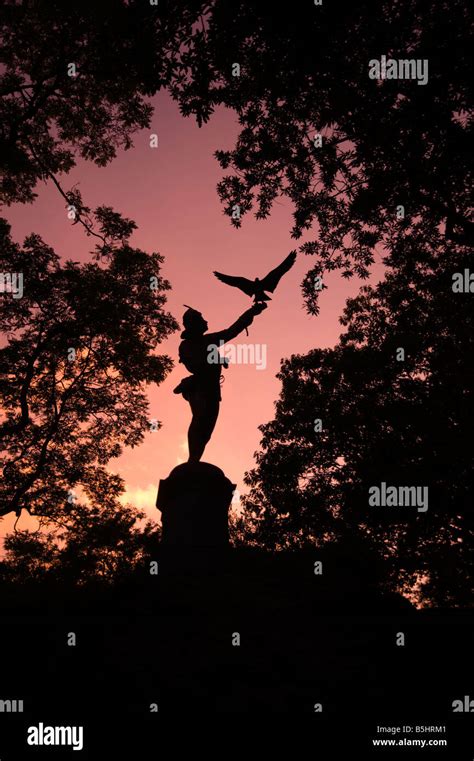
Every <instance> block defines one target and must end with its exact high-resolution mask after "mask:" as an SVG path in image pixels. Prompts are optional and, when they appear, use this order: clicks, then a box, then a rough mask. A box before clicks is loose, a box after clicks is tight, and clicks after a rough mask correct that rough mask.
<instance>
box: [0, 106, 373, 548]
mask: <svg viewBox="0 0 474 761" xmlns="http://www.w3.org/2000/svg"><path fill="white" fill-rule="evenodd" d="M154 103H155V106H156V110H155V114H154V118H153V122H152V126H151V128H150V129H149V130H144V131H142V132H141V133H138V134H137V135H136V136H135V146H134V148H132V149H131V150H130V151H128V152H121V153H120V154H119V155H118V157H117V158H116V159H115V160H114V161H113V162H112V163H111V164H110V165H108V166H107V167H105V168H98V167H95V166H94V165H92V164H90V163H86V162H82V161H80V162H79V163H78V165H77V167H76V168H75V169H74V171H73V172H71V174H70V175H68V176H64V177H62V178H61V182H62V185H63V187H64V188H65V189H69V188H70V187H71V186H72V185H74V184H76V183H78V184H79V188H80V190H81V193H82V197H83V199H84V202H85V203H86V204H87V205H88V206H90V207H92V208H94V207H95V206H98V205H100V204H105V205H108V206H113V207H114V208H115V209H116V210H117V211H119V212H121V213H122V214H123V215H124V216H126V217H130V218H132V219H134V220H135V222H136V223H137V225H138V230H137V231H136V232H135V234H134V235H133V237H132V239H131V243H132V245H134V246H136V247H139V248H142V249H144V250H146V251H153V250H154V251H158V252H159V253H160V254H162V255H163V256H164V257H165V263H164V266H163V270H162V272H163V275H164V277H166V278H167V279H168V280H169V281H170V283H171V286H172V290H171V291H170V292H169V295H168V298H169V301H168V309H169V311H171V312H172V314H173V315H174V316H175V317H176V318H177V319H178V320H179V321H181V316H182V313H183V311H184V308H183V304H190V305H191V306H193V307H195V308H196V309H199V310H200V311H202V312H203V314H204V316H205V318H206V319H207V320H208V322H209V329H210V330H218V329H222V328H225V327H228V326H229V325H230V324H231V323H232V322H233V321H234V320H235V319H236V318H237V317H238V316H239V315H240V314H241V313H242V312H243V311H244V310H246V309H247V308H248V307H249V306H250V305H251V302H250V300H249V299H248V298H247V297H246V296H245V295H244V294H243V293H242V292H240V291H238V290H236V289H234V288H229V287H228V286H226V285H224V284H223V283H220V282H219V281H218V280H217V279H216V278H215V277H214V276H213V274H212V272H213V270H215V269H217V270H220V271H221V272H225V273H227V274H231V275H232V274H236V275H244V276H247V277H251V278H254V277H256V276H258V277H262V276H263V275H265V274H266V273H267V272H268V270H269V269H272V268H273V267H274V266H276V265H277V264H278V263H279V262H280V261H281V260H282V259H283V258H284V257H285V256H286V255H287V254H288V253H289V251H291V250H292V249H295V248H297V246H298V245H300V244H301V243H302V242H303V240H300V241H295V240H292V239H291V237H290V234H289V231H290V229H291V226H292V218H291V211H292V208H291V203H290V201H289V200H284V201H278V202H277V204H276V206H275V207H274V211H273V213H272V215H271V217H270V218H269V219H267V220H265V221H256V220H255V219H254V218H253V217H251V216H250V215H248V216H246V217H244V219H243V224H242V227H241V228H240V229H239V230H236V229H235V228H233V227H232V225H231V223H230V220H229V218H228V217H227V216H225V215H224V214H223V211H222V207H221V204H220V201H219V199H218V196H217V192H216V184H217V182H218V181H219V179H220V178H221V176H222V170H221V168H220V167H219V165H218V163H217V161H216V160H215V158H214V157H213V152H214V151H215V150H216V149H218V148H219V149H228V148H231V147H232V145H233V140H234V137H235V136H236V134H237V131H238V125H237V121H236V117H235V114H234V113H232V112H230V111H225V110H224V109H221V110H219V111H218V112H216V114H215V115H214V117H213V118H212V119H211V122H210V123H209V124H208V125H205V126H204V127H202V128H201V129H199V128H198V127H197V125H196V123H195V121H194V120H193V119H192V118H186V119H185V118H183V117H182V116H181V115H180V113H179V111H178V107H177V105H176V104H175V103H174V102H173V101H172V100H171V99H170V98H169V97H168V96H167V95H166V94H162V95H160V96H158V97H157V98H156V99H155V101H154ZM151 133H156V134H157V135H158V141H159V144H158V148H156V149H153V148H150V140H149V138H150V134H151ZM37 192H38V199H37V200H36V202H35V203H34V204H33V205H16V206H13V207H11V208H9V209H5V210H4V211H3V215H4V216H6V218H7V219H8V220H9V222H10V223H11V225H12V234H13V237H14V239H15V240H17V241H22V240H23V238H24V236H25V235H27V234H29V233H31V232H36V233H39V234H40V235H41V236H42V237H43V239H44V240H45V242H46V243H48V244H49V245H51V246H52V247H53V248H54V249H55V251H56V252H57V253H58V254H59V255H61V256H62V257H64V258H71V259H74V260H81V261H85V260H86V259H88V257H89V254H88V251H89V250H90V249H92V248H93V239H88V238H87V237H86V235H85V232H84V230H83V228H82V227H81V226H80V225H76V226H72V225H71V221H70V220H69V219H68V218H67V212H66V209H65V206H64V201H63V199H62V198H61V197H60V195H59V193H58V191H57V190H56V189H55V188H54V187H53V185H52V183H47V184H46V183H44V184H41V185H39V186H38V187H37ZM311 238H312V236H311V235H310V236H308V239H311ZM312 263H313V259H312V258H307V257H305V256H304V255H299V257H298V259H297V261H296V264H295V266H294V267H293V269H292V270H291V271H290V272H289V273H288V274H287V275H285V277H284V278H283V280H282V281H281V283H280V285H279V287H278V289H277V290H276V291H275V293H274V294H273V300H272V301H271V302H270V303H269V308H268V309H267V310H266V311H265V312H264V313H263V314H262V315H261V316H259V317H257V318H256V319H255V321H254V324H253V325H252V326H251V327H250V329H249V333H250V335H249V336H248V337H247V336H246V335H245V333H243V334H242V335H241V336H240V337H239V338H238V339H235V341H234V343H238V342H241V343H250V342H252V343H260V344H263V343H264V344H266V345H267V367H266V369H265V370H257V369H256V367H255V366H250V365H231V366H230V368H229V370H228V371H227V372H226V375H225V383H224V385H223V387H222V397H223V401H222V405H221V412H220V416H219V420H218V422H217V426H216V429H215V432H214V435H213V437H212V439H211V441H210V443H209V444H208V446H207V448H206V451H205V453H204V457H203V460H204V461H206V462H211V463H213V464H215V465H218V466H219V467H221V468H222V469H223V470H224V472H225V473H226V475H227V476H228V477H229V478H230V479H231V480H232V481H233V482H234V483H237V485H238V488H239V489H240V491H243V490H244V487H243V475H244V473H245V471H246V470H247V469H249V468H250V467H251V466H252V464H253V454H254V452H255V450H257V449H258V445H259V440H260V432H259V431H258V425H260V424H261V423H265V422H267V421H268V420H270V419H271V418H272V417H273V409H274V407H273V405H274V402H275V400H276V399H277V397H278V393H279V382H278V381H277V380H276V378H275V375H276V373H277V372H278V370H279V367H280V360H281V359H282V358H284V357H288V356H290V355H291V354H294V353H303V352H306V351H308V350H309V349H312V348H315V347H329V346H332V345H334V343H335V342H336V341H337V338H338V336H339V334H340V332H341V325H340V324H339V322H338V318H339V316H340V314H341V312H342V309H343V306H344V302H345V300H346V298H347V297H348V296H351V295H354V294H355V293H356V292H357V290H358V288H359V286H360V281H359V280H357V279H356V278H353V279H352V280H350V281H347V280H344V279H343V278H342V277H341V275H340V273H338V272H336V273H334V274H331V275H330V276H327V277H326V279H325V283H326V284H327V285H328V286H329V289H328V290H327V291H325V292H324V293H323V294H322V297H321V313H320V315H319V317H317V318H316V317H309V316H308V315H307V314H306V312H305V310H304V308H303V300H302V296H301V291H300V283H301V281H302V279H303V276H304V274H305V272H306V271H307V270H308V269H309V267H310V266H311V265H312ZM376 271H379V272H380V269H379V267H377V269H376ZM179 341H180V336H179V333H175V334H174V335H173V336H172V337H171V338H170V339H169V340H168V341H167V342H166V343H164V344H163V345H161V346H160V347H159V351H162V352H163V353H167V354H169V355H170V356H171V357H173V359H174V360H175V369H174V370H173V372H172V373H171V374H170V375H169V376H168V378H167V379H166V381H165V382H164V383H163V384H162V385H161V386H160V387H156V386H152V387H150V388H149V399H150V418H157V419H158V420H160V421H161V423H162V428H161V429H160V430H159V431H157V432H155V433H148V434H147V435H146V437H145V440H144V442H143V444H142V445H141V446H140V447H138V448H136V449H134V450H125V451H124V453H123V455H122V456H121V457H120V458H119V459H117V460H115V461H111V462H110V463H109V469H110V470H113V471H114V472H118V473H120V474H121V475H122V477H123V478H124V479H125V482H126V486H127V491H126V494H125V498H124V499H125V501H126V500H128V501H130V502H132V503H133V504H135V505H136V506H137V507H140V508H143V509H145V510H146V512H147V513H148V514H149V515H150V517H153V518H155V519H156V518H157V517H159V513H157V510H156V508H155V500H156V492H157V484H158V481H159V480H160V478H166V476H167V475H168V474H169V472H170V470H171V469H172V468H173V467H174V466H175V465H177V464H179V463H180V462H183V461H185V460H186V459H187V443H186V433H187V428H188V425H189V422H190V410H189V406H188V404H187V403H186V402H185V401H184V400H183V398H182V397H181V396H177V395H174V394H173V388H174V387H175V386H176V385H177V384H178V383H179V380H180V379H181V378H182V377H184V376H185V375H187V374H188V372H187V371H186V369H185V368H184V367H183V366H182V365H179V364H178V362H177V349H178V344H179ZM316 413H317V411H316V410H315V417H317V414H316ZM22 521H23V518H22ZM13 522H14V516H12V515H9V516H7V517H6V519H5V521H4V522H3V525H2V527H1V528H2V532H1V533H2V534H5V533H8V532H9V531H10V530H11V527H12V525H13ZM19 527H20V524H19Z"/></svg>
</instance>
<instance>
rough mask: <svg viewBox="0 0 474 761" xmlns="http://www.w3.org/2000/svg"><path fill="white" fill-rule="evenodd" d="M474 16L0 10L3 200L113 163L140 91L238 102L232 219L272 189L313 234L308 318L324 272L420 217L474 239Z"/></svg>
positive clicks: (137, 121)
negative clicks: (380, 62) (85, 166)
mask: <svg viewBox="0 0 474 761" xmlns="http://www.w3.org/2000/svg"><path fill="white" fill-rule="evenodd" d="M470 26H471V17H470V15H469V11H468V8H467V4H466V3H465V2H464V0H453V1H452V2H448V1H447V0H438V2H436V3H435V4H434V6H432V7H431V8H430V13H429V14H427V13H426V4H425V3H424V2H423V1H422V0H399V2H397V3H393V2H388V1H386V2H379V0H364V1H363V2H360V3H357V4H356V5H348V4H342V5H341V4H339V3H334V2H332V3H323V4H322V5H321V6H315V5H314V4H313V3H311V2H308V3H305V4H301V5H300V6H298V8H297V10H292V11H291V12H288V9H287V8H286V7H285V6H284V5H282V6H281V7H280V6H279V7H276V6H275V4H274V3H270V2H262V1H261V0H258V1H257V0H238V1H237V2H234V3H231V4H229V3H228V2H227V0H214V2H204V1H203V2H198V0H193V2H179V1H177V2H175V3H173V4H169V3H168V2H166V0H163V2H161V0H160V3H159V5H158V6H150V5H149V4H148V3H143V2H139V1H138V0H131V2H125V0H105V2H103V3H100V5H98V6H94V7H92V6H85V5H84V4H76V5H74V6H73V7H72V8H70V7H69V6H67V7H66V6H63V5H62V4H61V3H59V2H51V0H36V1H35V2H34V3H28V4H26V3H24V4H22V5H12V6H7V7H6V8H5V9H4V12H3V21H2V26H1V34H2V37H3V49H4V54H3V65H4V71H3V72H2V75H1V78H0V87H1V92H2V93H3V98H2V105H1V107H0V108H1V111H0V116H1V119H0V122H1V124H2V125H3V126H2V129H3V135H1V141H0V143H1V144H2V145H3V155H4V159H3V161H2V162H1V163H2V165H3V176H4V179H3V186H2V187H3V197H4V198H5V200H6V201H7V202H9V201H10V202H11V201H12V200H31V198H32V197H33V192H34V191H33V188H34V186H35V184H36V182H37V181H38V179H39V178H44V177H48V176H51V173H52V174H54V173H62V172H67V171H69V169H70V168H71V166H72V165H73V163H74V161H75V156H76V154H77V153H79V154H80V155H81V156H83V157H84V158H87V159H91V160H94V161H96V163H98V164H105V163H107V162H108V161H109V160H110V159H111V158H113V156H114V155H115V151H116V149H117V148H118V147H123V148H125V149H126V148H128V147H130V145H131V136H132V134H133V132H134V131H135V130H136V129H139V128H141V127H145V126H148V125H149V123H150V119H151V113H152V112H151V110H150V106H149V104H148V103H147V100H146V99H147V97H148V96H151V95H153V94H155V93H156V92H158V91H159V90H160V89H161V88H166V89H168V91H169V92H170V93H171V94H172V96H173V97H174V98H175V99H176V100H177V102H178V103H179V106H180V109H181V112H182V114H183V115H191V114H192V115H194V116H195V117H196V119H197V122H198V124H199V125H201V124H202V123H203V122H206V121H208V120H209V119H210V117H211V115H212V113H213V111H214V110H215V108H216V107H217V106H220V105H222V106H225V107H228V108H231V109H233V110H234V111H235V112H236V114H237V116H238V120H239V123H240V125H241V131H240V134H239V137H238V139H237V141H236V144H235V146H234V148H233V149H231V150H225V151H223V150H218V151H216V157H217V159H218V160H219V162H220V164H221V166H222V168H223V169H224V170H225V171H226V176H225V177H224V178H223V180H222V181H221V182H220V183H219V186H218V191H219V195H220V197H221V199H222V202H223V204H224V207H225V213H226V214H228V215H229V217H230V218H231V220H232V224H234V225H235V226H237V227H238V226H239V225H240V224H241V223H242V218H243V217H244V215H245V214H246V213H248V212H250V211H251V210H252V209H254V208H255V209H256V216H257V217H259V218H263V217H266V216H268V214H269V213H270V212H271V209H272V207H273V203H274V202H275V201H276V200H277V198H279V197H283V198H286V199H289V200H290V201H291V203H292V204H293V205H294V226H293V231H292V233H293V236H294V237H295V238H301V237H302V235H303V233H306V232H307V231H310V230H311V231H312V232H313V235H312V237H313V239H312V240H309V241H306V242H305V243H303V244H302V245H301V251H302V252H304V253H306V254H310V255H314V256H316V262H315V264H314V266H313V267H312V269H311V270H310V271H309V272H308V274H307V276H306V278H305V280H304V282H303V294H304V297H305V299H306V304H307V307H308V309H309V311H310V312H311V313H315V314H316V313H317V311H318V295H319V292H320V291H319V283H318V285H315V283H317V282H318V281H316V277H322V276H323V274H324V272H325V271H327V270H331V269H336V268H338V269H340V270H341V272H342V275H343V276H344V277H351V276H352V275H353V274H354V273H355V274H357V275H359V276H361V277H365V276H367V275H368V272H369V269H370V265H371V264H372V262H373V259H374V252H375V247H376V246H377V245H379V246H380V248H381V249H382V248H384V249H385V251H386V253H388V254H390V253H391V252H392V248H393V244H394V241H395V240H396V239H397V237H398V236H401V237H403V235H404V232H405V230H406V228H407V227H408V226H410V225H411V224H413V223H414V222H416V221H417V220H418V219H420V218H423V219H429V220H430V221H431V226H432V227H433V228H439V234H440V237H441V238H444V239H446V240H449V241H453V242H455V243H460V244H463V243H464V244H465V243H469V242H471V243H472V241H473V240H474V233H473V231H474V225H473V222H472V218H471V213H470V207H469V202H468V188H470V186H471V185H472V164H471V162H470V160H469V156H470V153H469V152H470V145H471V138H472V119H471V118H470V117H469V113H470V107H471V100H472V98H471V92H472V86H471V76H470V75H471V72H470V57H469V51H470ZM18 51H21V55H19V53H18ZM381 55H386V56H387V57H389V58H390V57H391V58H393V59H395V60H408V61H411V60H413V61H415V62H416V61H417V60H419V61H420V62H423V61H427V64H428V70H427V75H428V81H427V82H426V84H419V83H418V80H417V79H413V78H404V79H403V78H398V79H371V78H370V77H369V62H370V61H371V60H372V59H373V60H375V59H380V57H381ZM71 63H74V64H75V66H76V74H77V75H76V76H70V69H69V68H68V67H70V64H71ZM320 138H321V139H320ZM0 154H1V151H0ZM228 170H230V171H228ZM236 206H238V210H239V213H238V214H235V209H236ZM394 263H395V264H396V262H394ZM323 287H324V284H323Z"/></svg>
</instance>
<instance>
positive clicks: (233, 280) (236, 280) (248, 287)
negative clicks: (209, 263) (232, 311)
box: [214, 272, 255, 296]
mask: <svg viewBox="0 0 474 761" xmlns="http://www.w3.org/2000/svg"><path fill="white" fill-rule="evenodd" d="M214 275H215V276H216V277H217V278H218V280H221V281H222V282H223V283H225V284H226V285H232V286H233V287H234V288H240V290H241V291H243V292H244V293H246V294H247V296H253V295H254V293H255V285H254V282H253V280H247V278H246V277H233V276H232V275H223V274H222V272H214Z"/></svg>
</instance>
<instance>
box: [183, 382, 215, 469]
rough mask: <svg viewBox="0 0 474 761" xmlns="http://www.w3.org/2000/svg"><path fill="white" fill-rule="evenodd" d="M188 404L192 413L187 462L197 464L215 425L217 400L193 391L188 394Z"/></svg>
mask: <svg viewBox="0 0 474 761" xmlns="http://www.w3.org/2000/svg"><path fill="white" fill-rule="evenodd" d="M189 404H190V405H191V411H192V413H193V417H192V420H191V425H190V426H189V430H188V448H189V460H190V462H199V460H200V459H201V457H202V455H203V453H204V449H205V448H206V444H207V442H208V441H209V439H210V438H211V435H212V432H213V430H214V428H215V425H216V421H217V416H218V415H219V400H218V399H213V398H209V397H208V396H207V395H206V394H205V393H203V392H202V391H195V392H194V393H192V394H190V399H189Z"/></svg>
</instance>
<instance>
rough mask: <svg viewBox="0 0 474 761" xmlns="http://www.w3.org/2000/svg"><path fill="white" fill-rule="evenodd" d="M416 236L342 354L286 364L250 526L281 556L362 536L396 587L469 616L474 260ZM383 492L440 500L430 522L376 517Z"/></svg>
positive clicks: (432, 506) (319, 353)
mask: <svg viewBox="0 0 474 761" xmlns="http://www.w3.org/2000/svg"><path fill="white" fill-rule="evenodd" d="M416 232H417V231H416V230H415V234H413V233H412V231H410V233H409V234H407V235H406V236H405V238H404V239H400V240H399V241H398V242H397V245H396V246H395V248H394V255H396V258H397V261H398V265H399V266H398V267H397V268H395V267H390V268H389V269H388V271H387V276H386V278H385V280H383V281H382V282H381V283H379V284H378V285H377V286H375V287H364V288H362V289H361V291H360V294H359V295H358V296H357V297H356V298H354V299H350V300H349V301H348V303H347V305H346V309H345V311H344V314H343V317H342V319H341V322H342V324H343V325H345V326H346V332H345V333H343V334H342V336H341V337H340V340H339V343H338V344H337V345H336V347H335V348H334V349H326V350H320V349H315V350H313V351H311V352H309V353H308V354H307V355H304V356H299V355H295V356H293V357H291V358H290V359H289V360H286V361H285V362H284V363H283V366H282V368H281V372H280V374H279V376H278V377H279V378H280V380H281V381H282V391H281V395H280V398H279V400H278V402H277V404H276V414H275V418H274V420H273V421H271V422H270V423H267V424H266V425H263V426H262V427H261V430H262V433H263V437H262V441H261V451H260V452H259V453H258V454H257V466H256V468H255V469H253V470H252V471H250V473H248V474H247V475H246V482H247V484H248V485H249V486H250V487H251V491H250V494H249V496H248V497H247V498H245V500H244V502H245V517H246V518H247V522H248V527H249V529H248V531H249V538H250V540H251V541H252V542H254V543H255V542H259V543H260V544H263V545H264V546H269V547H277V548H281V547H288V546H302V545H304V544H305V543H313V544H318V543H319V544H323V543H324V542H326V541H329V540H331V539H338V538H341V537H342V538H344V537H346V536H347V535H357V534H360V535H361V536H363V537H365V538H366V539H368V540H370V542H371V544H372V545H373V546H374V547H375V548H376V549H377V551H378V553H379V555H380V556H381V557H383V558H385V559H386V560H387V562H388V563H389V565H390V567H391V583H392V585H393V587H394V588H397V589H401V590H403V591H404V592H408V591H411V592H413V590H416V591H417V592H418V594H419V595H420V597H421V599H423V601H424V602H425V603H428V604H440V605H466V604H467V605H470V604H471V603H472V593H473V589H472V578H473V573H472V571H473V567H472V566H473V557H472V546H473V540H474V521H473V517H472V502H473V491H472V478H471V474H472V468H473V464H474V463H473V460H474V449H473V440H472V435H471V421H472V419H473V415H474V399H473V395H472V389H471V386H472V383H471V376H472V371H471V369H470V365H471V360H472V353H473V348H474V346H473V340H474V339H473V335H474V333H473V312H472V304H471V300H472V295H471V294H470V293H469V292H464V293H458V292H456V289H453V284H454V282H455V280H456V278H455V275H456V273H461V274H463V275H464V270H465V269H466V267H467V265H468V261H469V256H468V252H467V251H466V250H465V249H464V248H463V247H460V246H450V250H449V251H448V247H447V245H446V244H442V243H440V242H439V240H438V236H437V235H436V233H435V232H433V231H431V233H430V230H429V229H427V227H426V226H423V225H421V224H420V225H419V228H418V232H419V234H418V235H417V234H416ZM430 234H431V246H430V245H429V244H427V242H426V241H427V240H428V238H429V236H430ZM448 257H449V258H448ZM448 261H449V267H447V262H448ZM400 349H403V351H404V359H401V358H402V353H400V351H399V350H400ZM317 421H320V422H317ZM381 482H385V483H386V484H387V486H389V485H394V486H396V487H398V486H410V487H411V486H420V487H421V486H423V487H428V490H429V491H428V495H429V500H428V509H427V510H426V511H425V512H422V511H418V509H417V507H415V506H413V507H409V506H405V507H390V506H388V507H383V506H381V507H374V506H371V505H370V504H369V499H368V495H369V489H370V488H371V487H373V486H380V484H381Z"/></svg>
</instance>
